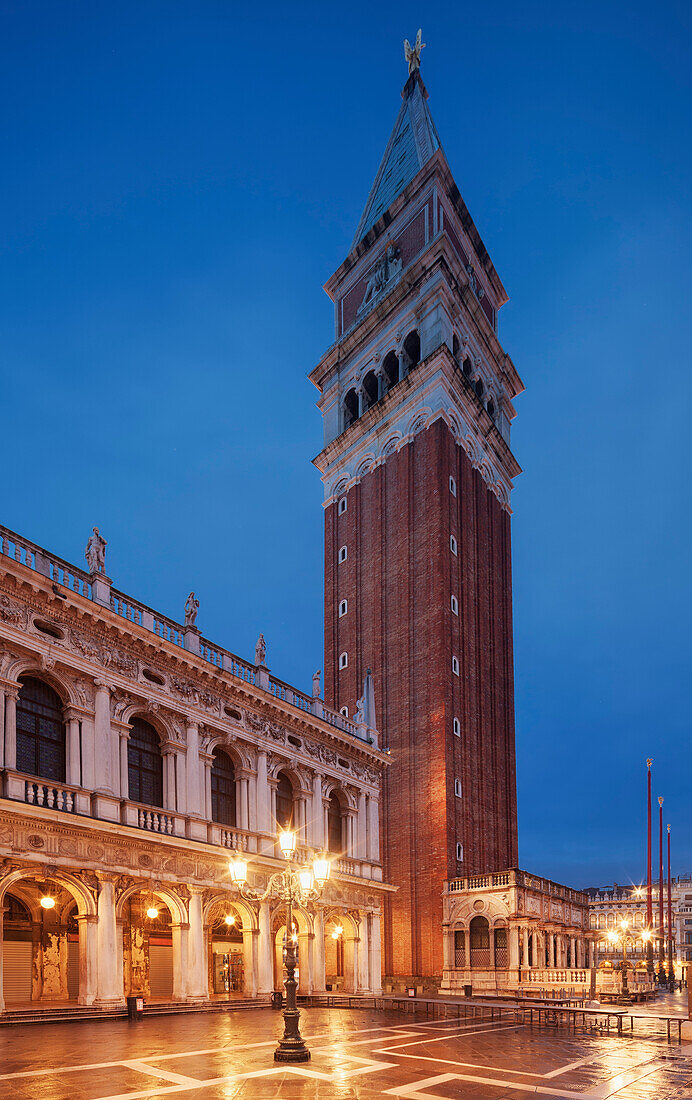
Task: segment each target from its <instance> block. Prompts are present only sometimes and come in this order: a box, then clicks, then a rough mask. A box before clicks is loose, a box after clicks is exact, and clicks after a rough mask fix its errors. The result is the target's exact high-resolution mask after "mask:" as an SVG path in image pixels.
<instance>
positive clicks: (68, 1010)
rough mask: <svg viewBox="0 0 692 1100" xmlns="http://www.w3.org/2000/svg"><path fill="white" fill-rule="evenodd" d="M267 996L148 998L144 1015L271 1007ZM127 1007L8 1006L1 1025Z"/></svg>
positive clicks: (113, 1014) (108, 1013)
mask: <svg viewBox="0 0 692 1100" xmlns="http://www.w3.org/2000/svg"><path fill="white" fill-rule="evenodd" d="M268 1007H269V1002H268V1001H266V1000H238V1001H216V1002H214V1001H209V1002H200V1003H199V1004H182V1003H176V1002H175V1001H152V1002H150V1003H146V1002H145V1006H144V1015H145V1016H179V1015H184V1014H189V1013H191V1012H233V1011H235V1010H236V1009H247V1008H268ZM126 1018H127V1008H91V1007H90V1006H86V1005H72V1006H70V1007H65V1008H40V1007H38V1006H37V1007H36V1008H19V1009H14V1010H6V1011H5V1012H3V1013H2V1015H0V1027H2V1026H5V1027H9V1026H10V1025H21V1024H55V1023H64V1022H67V1021H69V1022H72V1021H76V1020H114V1019H126Z"/></svg>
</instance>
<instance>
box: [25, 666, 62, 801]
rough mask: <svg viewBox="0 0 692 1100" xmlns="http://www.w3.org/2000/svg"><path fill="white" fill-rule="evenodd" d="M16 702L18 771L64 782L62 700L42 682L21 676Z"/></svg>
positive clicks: (31, 677) (32, 677)
mask: <svg viewBox="0 0 692 1100" xmlns="http://www.w3.org/2000/svg"><path fill="white" fill-rule="evenodd" d="M20 683H21V687H20V689H19V698H18V699H17V770H18V771H20V772H26V774H27V775H37V776H40V778H41V779H52V780H54V781H55V782H56V783H64V782H65V723H64V722H63V718H62V709H63V708H62V700H61V699H60V696H59V695H57V694H56V692H54V691H53V689H52V688H51V687H49V686H48V684H46V683H44V682H43V680H37V679H36V678H35V677H34V676H21V677H20Z"/></svg>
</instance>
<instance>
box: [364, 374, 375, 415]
mask: <svg viewBox="0 0 692 1100" xmlns="http://www.w3.org/2000/svg"><path fill="white" fill-rule="evenodd" d="M377 394H378V391H377V375H376V374H375V372H374V371H372V370H370V371H368V373H367V374H366V375H365V378H364V379H363V408H364V409H370V408H372V406H373V405H375V404H376V403H377Z"/></svg>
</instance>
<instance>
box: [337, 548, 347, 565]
mask: <svg viewBox="0 0 692 1100" xmlns="http://www.w3.org/2000/svg"><path fill="white" fill-rule="evenodd" d="M347 557H348V546H342V547H341V549H340V550H339V565H341V563H342V561H346V558H347Z"/></svg>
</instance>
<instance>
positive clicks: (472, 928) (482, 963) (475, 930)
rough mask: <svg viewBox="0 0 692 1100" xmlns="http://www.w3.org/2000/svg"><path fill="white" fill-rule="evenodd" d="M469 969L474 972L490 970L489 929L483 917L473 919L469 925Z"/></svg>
mask: <svg viewBox="0 0 692 1100" xmlns="http://www.w3.org/2000/svg"><path fill="white" fill-rule="evenodd" d="M469 940H470V945H471V967H472V969H474V970H489V969H490V927H489V925H488V922H487V920H486V919H485V917H474V918H473V920H472V921H471V924H470V925H469Z"/></svg>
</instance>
